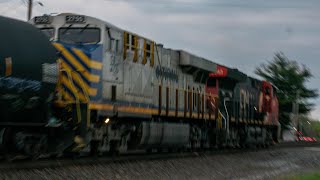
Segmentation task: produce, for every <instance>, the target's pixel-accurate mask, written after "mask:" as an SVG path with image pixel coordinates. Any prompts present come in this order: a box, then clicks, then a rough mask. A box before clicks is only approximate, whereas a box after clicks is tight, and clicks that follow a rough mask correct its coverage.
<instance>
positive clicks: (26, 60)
mask: <svg viewBox="0 0 320 180" xmlns="http://www.w3.org/2000/svg"><path fill="white" fill-rule="evenodd" d="M0 26H1V29H0V39H1V43H0V146H1V147H4V146H6V147H7V148H6V150H5V151H14V150H23V151H26V152H36V151H37V149H39V148H45V144H46V141H47V136H46V135H45V133H44V132H43V129H42V128H41V127H43V126H45V125H46V124H47V123H48V119H49V117H50V113H51V112H50V111H49V107H50V106H51V104H50V101H51V98H52V95H53V93H54V90H55V86H56V83H57V81H58V67H57V64H56V60H57V55H56V50H55V48H54V47H53V46H52V44H51V43H50V42H49V41H48V38H47V37H46V36H45V35H44V34H43V33H41V32H40V31H39V30H38V29H37V28H35V27H33V26H32V25H31V24H28V23H26V22H22V21H18V20H14V19H10V18H6V17H3V16H0ZM2 149H4V148H2Z"/></svg>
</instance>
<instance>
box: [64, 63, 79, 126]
mask: <svg viewBox="0 0 320 180" xmlns="http://www.w3.org/2000/svg"><path fill="white" fill-rule="evenodd" d="M60 71H61V72H66V74H67V76H68V80H69V82H70V85H71V87H72V93H73V95H74V97H75V98H76V109H77V118H78V124H79V123H80V122H81V110H80V109H81V107H80V99H79V96H78V93H76V92H77V90H76V88H75V85H74V83H73V79H72V75H71V73H70V72H71V71H70V70H66V69H61V70H60Z"/></svg>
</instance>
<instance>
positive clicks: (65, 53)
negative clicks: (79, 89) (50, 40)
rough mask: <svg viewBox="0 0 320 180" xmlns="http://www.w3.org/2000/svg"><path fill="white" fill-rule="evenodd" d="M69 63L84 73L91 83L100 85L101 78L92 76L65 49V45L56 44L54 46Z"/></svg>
mask: <svg viewBox="0 0 320 180" xmlns="http://www.w3.org/2000/svg"><path fill="white" fill-rule="evenodd" d="M53 45H54V46H55V47H56V48H57V49H58V50H59V51H60V52H61V53H62V54H63V55H64V56H65V57H66V58H67V59H68V60H69V61H70V63H72V64H73V65H74V67H75V68H77V71H79V72H80V73H82V74H83V75H84V77H85V78H86V79H88V80H89V81H91V82H95V83H98V82H99V81H100V76H98V75H93V74H90V73H89V72H88V71H87V70H86V69H85V68H84V67H83V66H82V65H81V64H80V63H79V62H78V61H77V59H76V58H75V57H73V55H72V54H71V53H70V52H69V51H68V50H67V49H66V48H64V47H63V45H61V44H58V43H54V44H53Z"/></svg>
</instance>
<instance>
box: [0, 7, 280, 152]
mask: <svg viewBox="0 0 320 180" xmlns="http://www.w3.org/2000/svg"><path fill="white" fill-rule="evenodd" d="M0 24H1V27H4V28H1V33H0V37H1V39H3V40H4V41H3V42H5V43H2V44H1V45H0V49H1V52H0V88H1V89H0V113H1V114H0V149H1V152H2V153H5V154H16V153H17V154H20V153H22V154H24V155H30V156H33V157H37V156H39V155H40V154H61V153H77V154H78V153H93V154H97V153H99V154H103V153H109V152H112V153H114V152H116V153H119V152H126V151H129V150H133V149H144V150H149V151H150V150H153V149H157V150H162V149H169V150H172V149H192V150H195V149H201V148H213V147H217V146H219V147H223V146H233V147H234V146H247V145H270V144H272V143H273V142H274V141H277V138H278V136H277V135H278V134H277V132H278V130H279V123H278V112H277V110H278V102H277V98H276V91H275V88H274V87H273V86H272V85H271V84H270V83H268V82H265V81H260V80H257V79H254V78H251V77H248V76H246V75H245V74H243V73H241V72H239V71H237V70H234V69H230V68H227V67H224V66H221V65H218V64H216V63H214V62H213V61H212V60H208V59H205V58H201V57H199V56H196V55H193V54H191V53H189V52H186V51H183V50H173V49H169V48H165V47H164V46H163V45H162V44H157V43H156V42H154V41H152V40H150V39H148V38H145V37H143V36H140V35H138V34H135V33H132V32H129V31H126V30H123V29H120V28H118V27H116V26H114V25H112V24H110V23H107V22H104V21H102V20H100V19H97V18H94V17H89V16H84V15H78V14H72V13H63V14H59V15H56V16H48V15H44V16H38V17H34V18H33V19H31V20H30V22H29V23H25V22H21V21H18V20H13V19H9V18H5V17H0Z"/></svg>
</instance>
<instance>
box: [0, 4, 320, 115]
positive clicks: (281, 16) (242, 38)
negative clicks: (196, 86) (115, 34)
mask: <svg viewBox="0 0 320 180" xmlns="http://www.w3.org/2000/svg"><path fill="white" fill-rule="evenodd" d="M26 1H27V0H0V15H4V16H9V17H14V18H18V19H22V20H25V19H26V13H27V12H26V11H27V8H26V3H25V2H26ZM40 1H41V2H42V3H43V5H44V6H43V7H41V6H40V5H37V4H36V3H35V4H36V5H34V11H33V15H34V16H35V15H42V14H50V13H61V12H75V13H80V14H85V15H90V16H94V17H98V18H101V19H103V20H105V21H108V22H110V23H112V24H114V25H116V26H118V27H120V28H123V29H127V30H129V31H133V32H136V33H138V34H141V35H143V36H146V37H148V38H150V39H153V40H155V41H156V42H157V43H162V44H164V46H165V47H169V48H173V49H184V50H187V51H190V52H192V53H194V54H197V55H199V56H202V57H204V58H208V59H210V60H212V61H214V62H217V63H220V64H224V65H226V66H229V67H236V68H238V69H240V70H241V71H243V72H246V73H247V74H249V75H252V76H254V74H253V71H254V69H255V67H257V66H259V65H260V64H261V63H262V62H267V61H271V60H272V57H273V55H274V53H275V52H278V51H282V52H284V53H285V55H286V56H287V57H288V58H290V59H293V60H297V61H298V62H300V63H303V64H305V65H307V66H308V67H309V68H310V69H311V71H312V73H313V75H314V77H313V78H312V79H311V80H310V82H309V83H308V84H307V85H308V86H309V87H311V88H319V85H320V66H319V65H320V59H319V58H320V50H319V48H320V34H319V33H320V1H319V0H269V1H263V0H228V1H226V0H220V1H218V0H90V1H89V0H40ZM312 102H314V103H316V104H317V106H316V108H315V110H314V111H313V112H312V116H313V117H316V118H320V100H319V99H315V100H313V101H312Z"/></svg>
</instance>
